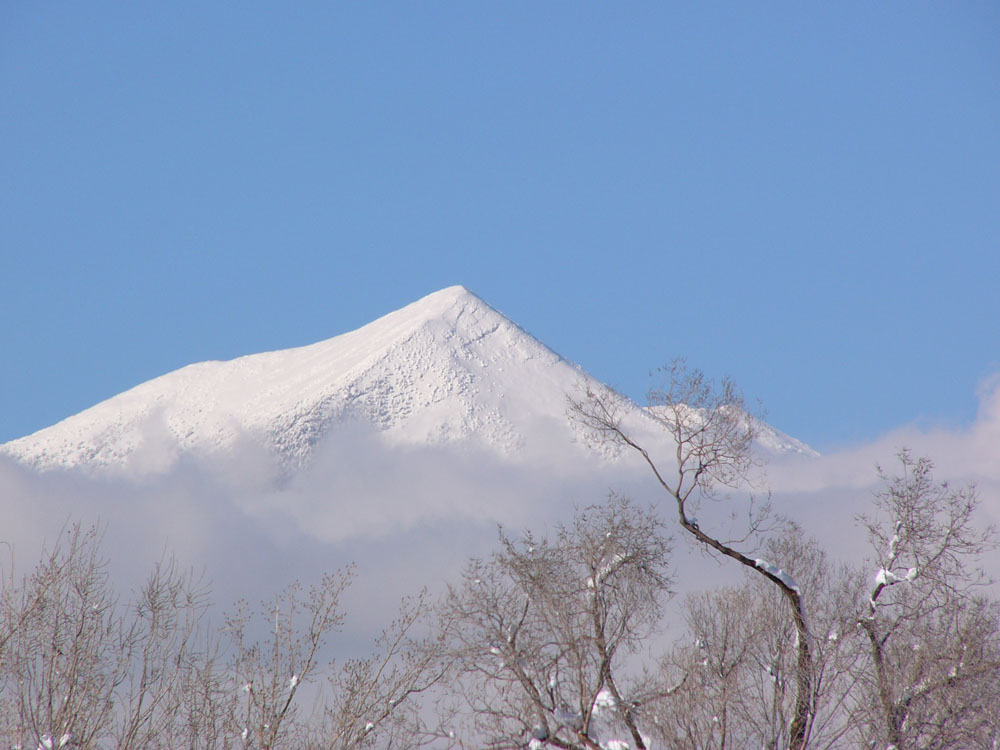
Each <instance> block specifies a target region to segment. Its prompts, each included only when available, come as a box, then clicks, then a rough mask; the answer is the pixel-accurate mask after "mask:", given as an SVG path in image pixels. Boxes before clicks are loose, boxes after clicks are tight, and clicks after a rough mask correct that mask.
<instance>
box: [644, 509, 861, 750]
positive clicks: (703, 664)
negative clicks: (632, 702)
mask: <svg viewBox="0 0 1000 750" xmlns="http://www.w3.org/2000/svg"><path fill="white" fill-rule="evenodd" d="M766 548H767V555H768V557H769V558H770V559H772V560H774V561H775V563H776V564H777V565H780V566H781V568H782V569H783V570H786V571H788V572H789V574H790V575H792V576H794V579H795V580H796V581H798V582H799V583H800V584H801V585H802V586H803V588H804V589H805V590H808V591H809V592H810V598H809V605H810V623H811V631H810V632H811V634H812V635H813V638H814V640H813V643H812V645H811V649H810V653H811V655H812V660H813V661H812V664H813V679H812V681H811V685H812V688H813V694H812V696H811V698H810V700H811V704H812V705H813V706H814V712H813V716H812V720H811V724H810V731H809V737H808V741H809V745H810V746H811V747H815V748H834V747H840V746H842V743H843V742H844V737H845V735H846V732H847V722H846V719H847V714H848V711H847V706H848V705H849V704H850V702H851V698H852V694H853V692H852V691H853V686H854V682H853V678H852V677H851V675H850V667H851V666H852V664H853V662H854V660H855V659H856V655H857V648H856V643H854V642H852V637H853V635H854V629H855V628H854V624H855V623H854V620H853V617H852V612H853V603H854V602H855V601H856V599H857V596H856V592H857V591H858V590H859V585H858V576H857V575H856V574H855V573H854V572H853V571H851V570H850V569H849V568H847V567H846V566H843V565H834V564H832V563H830V562H829V561H828V560H827V559H826V555H825V554H824V553H823V552H822V551H821V550H820V549H819V548H818V546H817V545H816V543H815V542H814V541H812V540H808V539H806V538H805V536H804V535H803V534H802V532H801V531H800V530H799V529H798V527H797V526H794V525H790V526H788V527H787V528H786V529H785V532H784V533H783V534H782V535H781V536H777V537H774V538H772V539H770V540H769V541H768V543H767V545H766ZM685 614H686V620H687V624H688V629H689V635H688V637H687V638H686V639H685V640H684V641H683V642H682V643H680V644H678V645H677V646H676V647H675V649H674V652H673V654H672V655H671V659H670V660H669V662H668V664H667V665H666V667H665V668H666V669H667V671H668V673H673V674H680V675H685V676H686V678H687V679H686V680H685V682H684V685H683V688H682V689H681V690H679V691H678V692H677V694H676V695H675V696H673V697H672V698H671V700H670V701H664V702H661V703H660V704H658V705H656V706H654V707H652V710H653V712H654V713H653V718H654V721H653V724H654V726H655V729H656V731H655V736H656V738H657V739H658V741H659V742H660V744H661V746H663V747H678V748H699V749H700V748H705V749H709V748H711V749H713V750H724V749H725V748H743V747H765V748H783V747H787V744H788V728H789V726H790V724H791V716H792V712H793V711H794V709H795V705H796V700H797V696H796V694H795V688H796V685H797V683H796V679H795V674H796V669H797V665H798V661H797V660H798V645H797V642H796V639H797V637H798V633H797V630H796V628H795V622H794V619H793V617H792V613H791V611H790V610H789V607H788V606H787V602H786V600H785V598H784V595H783V594H782V593H781V591H780V590H779V589H777V588H776V587H775V586H773V585H771V583H770V581H768V580H766V579H765V578H763V577H762V576H759V575H756V574H754V573H752V572H751V571H747V575H746V580H745V582H744V584H743V585H742V586H738V587H724V588H720V589H716V590H713V591H709V592H702V593H697V594H692V595H690V596H688V597H687V600H686V602H685ZM674 679H676V677H675V678H674Z"/></svg>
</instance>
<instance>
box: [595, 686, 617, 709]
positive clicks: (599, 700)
mask: <svg viewBox="0 0 1000 750" xmlns="http://www.w3.org/2000/svg"><path fill="white" fill-rule="evenodd" d="M614 707H615V696H614V695H612V694H611V691H610V690H608V689H607V688H604V689H602V690H601V691H600V692H599V693H598V694H597V697H596V698H594V713H595V714H597V713H600V712H601V711H603V710H606V709H609V708H614Z"/></svg>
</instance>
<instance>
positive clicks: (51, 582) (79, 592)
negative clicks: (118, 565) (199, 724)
mask: <svg viewBox="0 0 1000 750" xmlns="http://www.w3.org/2000/svg"><path fill="white" fill-rule="evenodd" d="M61 537H62V538H60V539H59V540H58V541H57V543H56V545H55V546H54V548H53V549H52V550H51V551H50V552H48V553H47V554H45V555H43V559H42V561H41V563H39V565H38V566H37V567H36V568H35V570H34V571H33V572H32V573H31V574H30V575H29V576H28V577H27V578H26V579H25V580H24V581H23V582H22V583H21V584H20V585H17V586H14V587H8V589H7V591H6V592H5V594H6V596H5V601H4V605H5V607H4V630H5V633H4V636H3V642H4V648H3V653H2V657H0V667H2V674H3V682H2V690H0V706H2V713H3V717H2V718H0V726H2V730H3V732H4V735H5V736H7V737H10V738H13V740H14V741H15V743H16V744H18V745H20V746H29V745H30V746H33V747H45V748H50V747H73V748H89V747H97V746H106V745H112V746H114V747H117V748H121V749H122V750H124V749H125V748H139V747H143V748H146V747H154V746H155V738H156V737H157V736H158V735H159V734H160V733H161V732H163V731H166V729H167V727H168V725H170V724H171V722H172V721H173V718H172V717H173V712H174V709H175V707H176V705H177V702H178V701H179V700H180V693H179V686H180V682H181V675H182V673H183V672H184V670H186V669H187V668H188V666H189V665H190V663H191V659H192V657H193V655H194V654H193V652H192V650H191V645H192V642H193V640H192V639H193V637H194V635H195V633H196V632H197V631H198V628H199V624H200V621H201V619H202V616H203V614H204V612H205V605H206V603H205V601H204V598H203V593H204V592H203V591H202V590H201V588H200V587H199V586H198V585H197V582H196V581H195V580H194V579H193V578H192V577H191V575H190V574H186V573H182V572H180V571H179V570H178V569H177V568H176V566H175V564H174V563H173V562H172V561H164V562H162V563H161V564H159V565H157V566H156V567H155V568H154V570H153V572H152V573H151V575H150V576H149V578H148V580H147V581H146V583H145V584H144V585H143V586H142V587H141V589H140V592H139V595H138V598H137V601H136V602H135V603H134V604H125V603H122V602H120V600H119V598H118V595H117V594H116V593H115V591H114V587H113V586H112V585H111V582H110V579H109V576H108V571H107V561H106V560H105V559H104V558H103V557H102V555H101V553H100V538H101V534H100V531H99V529H97V528H90V529H87V530H83V529H81V527H80V526H79V525H74V526H71V527H70V528H69V529H67V530H66V531H65V533H63V534H61Z"/></svg>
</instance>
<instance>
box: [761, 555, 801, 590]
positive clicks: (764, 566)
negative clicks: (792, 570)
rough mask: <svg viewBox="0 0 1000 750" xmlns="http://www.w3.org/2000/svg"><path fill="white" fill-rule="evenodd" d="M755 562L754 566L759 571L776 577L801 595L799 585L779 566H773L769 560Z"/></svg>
mask: <svg viewBox="0 0 1000 750" xmlns="http://www.w3.org/2000/svg"><path fill="white" fill-rule="evenodd" d="M753 562H754V565H756V566H757V568H758V569H759V570H763V571H764V572H765V573H769V574H770V575H772V576H774V577H775V578H777V579H778V580H779V581H781V582H782V583H783V584H785V585H786V586H787V587H788V588H790V589H791V590H792V591H794V592H795V593H796V594H799V593H801V592H800V591H799V584H797V583H796V582H795V579H794V578H792V577H791V576H790V575H788V573H786V572H785V571H783V570H782V569H781V568H779V567H778V566H777V565H773V564H771V563H769V562H768V561H767V560H764V559H762V558H759V557H758V558H757V559H756V560H754V561H753Z"/></svg>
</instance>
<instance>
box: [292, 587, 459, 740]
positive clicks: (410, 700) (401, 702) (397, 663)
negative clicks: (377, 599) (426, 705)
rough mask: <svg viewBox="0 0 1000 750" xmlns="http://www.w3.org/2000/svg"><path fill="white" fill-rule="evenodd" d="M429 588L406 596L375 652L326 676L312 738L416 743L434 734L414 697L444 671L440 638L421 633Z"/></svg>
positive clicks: (353, 660)
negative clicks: (326, 690)
mask: <svg viewBox="0 0 1000 750" xmlns="http://www.w3.org/2000/svg"><path fill="white" fill-rule="evenodd" d="M426 597H427V594H426V592H422V593H421V594H420V595H419V596H417V597H415V598H413V599H408V600H404V602H403V604H402V606H401V608H400V612H399V615H398V617H397V618H396V619H395V620H394V621H393V622H392V623H391V624H390V625H389V627H387V628H386V629H385V630H384V631H383V632H382V634H381V636H379V638H378V640H377V641H376V644H375V654H374V655H372V656H369V657H366V658H363V659H351V660H349V661H347V662H346V663H345V664H344V665H343V667H342V668H341V669H340V670H337V671H335V672H334V673H333V674H332V675H330V677H329V685H330V688H331V698H330V700H329V702H328V703H327V705H326V707H325V709H324V715H323V720H322V722H320V724H319V729H318V731H316V732H313V735H312V736H313V740H312V744H313V745H314V746H316V747H331V748H339V749H343V750H350V749H351V748H361V747H368V746H378V747H381V748H386V750H389V749H390V748H395V747H403V748H414V747H418V746H420V745H422V744H424V743H425V742H427V741H429V740H430V739H432V734H431V732H430V731H429V730H428V729H427V728H426V727H425V725H424V722H423V720H422V716H421V710H420V709H421V706H420V704H419V701H418V700H417V699H418V698H419V696H421V695H422V694H423V693H424V692H426V691H427V690H429V689H430V688H431V687H433V686H434V685H435V684H436V683H437V682H438V681H439V680H441V678H442V677H443V676H444V673H445V671H446V670H445V669H444V668H443V667H442V664H441V658H440V643H439V642H438V641H437V640H436V639H434V638H431V637H428V636H426V635H422V633H421V631H422V630H423V624H424V621H425V617H426V615H427V613H428V610H427V600H426Z"/></svg>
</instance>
